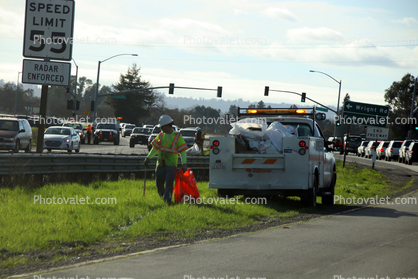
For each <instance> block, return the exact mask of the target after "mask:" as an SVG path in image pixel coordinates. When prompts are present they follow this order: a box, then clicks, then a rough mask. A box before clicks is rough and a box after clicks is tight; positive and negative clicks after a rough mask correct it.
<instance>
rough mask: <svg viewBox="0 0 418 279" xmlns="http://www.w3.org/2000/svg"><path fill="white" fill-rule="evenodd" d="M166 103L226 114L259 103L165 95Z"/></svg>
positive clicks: (283, 105)
mask: <svg viewBox="0 0 418 279" xmlns="http://www.w3.org/2000/svg"><path fill="white" fill-rule="evenodd" d="M164 101H165V103H166V106H167V108H170V109H173V108H179V109H186V108H192V107H194V106H205V107H211V108H214V109H220V110H221V112H223V113H226V112H228V110H229V107H230V106H231V105H236V106H238V107H242V108H247V107H248V106H250V105H257V102H250V101H245V100H243V99H236V100H223V99H216V98H212V99H203V98H199V99H194V98H191V97H189V98H186V97H171V96H170V97H167V96H166V95H164ZM265 105H266V107H268V106H269V105H270V106H271V107H272V108H289V107H290V106H291V105H293V104H289V103H265ZM296 105H297V106H299V107H303V105H300V104H296ZM330 108H332V109H334V110H336V108H335V107H333V106H330ZM334 115H335V114H334V113H333V112H328V113H327V118H333V117H334Z"/></svg>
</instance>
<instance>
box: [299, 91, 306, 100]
mask: <svg viewBox="0 0 418 279" xmlns="http://www.w3.org/2000/svg"><path fill="white" fill-rule="evenodd" d="M305 99H306V93H305V92H302V98H301V100H300V101H301V102H302V103H304V102H305Z"/></svg>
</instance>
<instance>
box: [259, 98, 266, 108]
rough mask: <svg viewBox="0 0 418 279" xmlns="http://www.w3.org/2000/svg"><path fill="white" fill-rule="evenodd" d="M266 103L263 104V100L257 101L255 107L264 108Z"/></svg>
mask: <svg viewBox="0 0 418 279" xmlns="http://www.w3.org/2000/svg"><path fill="white" fill-rule="evenodd" d="M265 107H266V105H265V104H264V102H263V100H261V101H260V102H258V104H257V108H265Z"/></svg>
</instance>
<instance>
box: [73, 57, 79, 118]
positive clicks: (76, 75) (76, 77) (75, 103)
mask: <svg viewBox="0 0 418 279" xmlns="http://www.w3.org/2000/svg"><path fill="white" fill-rule="evenodd" d="M72 60H73V62H74V64H75V69H76V70H75V85H74V102H73V117H74V120H75V111H76V109H77V108H76V106H77V81H78V65H77V63H76V62H75V60H74V58H72Z"/></svg>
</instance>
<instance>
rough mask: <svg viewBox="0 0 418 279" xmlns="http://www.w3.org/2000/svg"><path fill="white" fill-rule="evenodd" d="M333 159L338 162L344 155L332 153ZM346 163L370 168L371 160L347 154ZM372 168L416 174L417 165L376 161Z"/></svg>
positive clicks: (417, 170)
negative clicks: (409, 171)
mask: <svg viewBox="0 0 418 279" xmlns="http://www.w3.org/2000/svg"><path fill="white" fill-rule="evenodd" d="M334 157H335V158H336V159H338V160H341V161H342V160H343V159H344V155H340V154H339V152H334ZM346 162H356V163H360V164H364V165H369V166H370V168H371V167H372V159H368V158H364V157H357V156H356V155H355V154H352V153H349V154H348V155H347V156H346ZM374 167H375V168H376V169H379V170H384V169H385V168H392V169H398V170H401V171H406V170H405V169H407V170H411V171H414V172H418V163H415V162H414V163H413V164H412V165H406V164H403V163H398V161H393V160H392V161H390V162H388V161H385V160H384V159H383V160H376V162H375V164H374Z"/></svg>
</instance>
